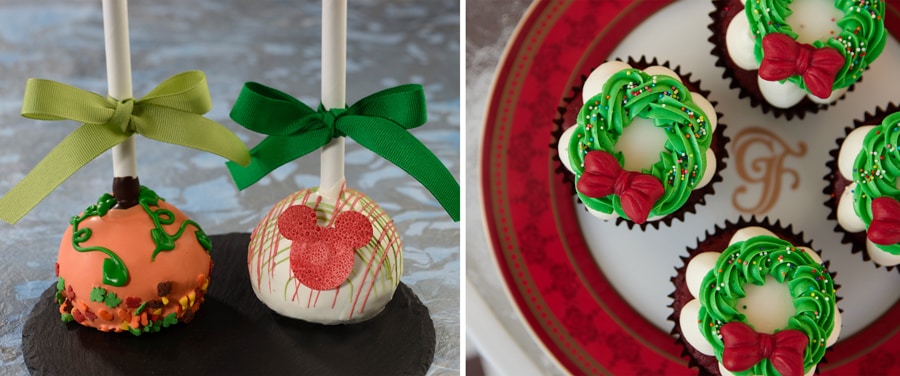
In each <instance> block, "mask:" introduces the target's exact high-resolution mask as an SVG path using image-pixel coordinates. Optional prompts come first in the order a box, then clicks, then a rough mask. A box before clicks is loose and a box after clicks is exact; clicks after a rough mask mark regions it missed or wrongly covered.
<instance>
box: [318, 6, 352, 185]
mask: <svg viewBox="0 0 900 376" xmlns="http://www.w3.org/2000/svg"><path fill="white" fill-rule="evenodd" d="M346 65H347V0H322V105H323V106H325V109H326V110H327V109H332V108H335V107H337V108H343V107H344V105H345V104H346V103H347V100H346V95H345V89H346V79H347V77H346V75H347V69H346ZM320 163H321V171H320V176H321V178H320V180H321V181H320V182H319V195H320V196H322V199H323V200H325V201H327V202H332V203H333V202H335V201H336V200H337V198H338V195H339V194H340V190H341V186H343V184H344V138H343V137H338V138H335V139H333V140H331V142H329V143H328V144H327V145H325V146H324V147H322V156H321V159H320Z"/></svg>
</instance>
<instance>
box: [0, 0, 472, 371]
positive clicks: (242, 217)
mask: <svg viewBox="0 0 900 376" xmlns="http://www.w3.org/2000/svg"><path fill="white" fill-rule="evenodd" d="M320 7H321V3H320V2H319V1H302V2H301V1H276V0H265V1H252V2H251V1H237V0H219V1H213V0H196V1H175V0H166V1H133V2H131V3H130V14H131V17H130V23H131V25H130V29H131V50H132V67H133V71H134V77H133V79H134V93H135V96H136V97H141V96H143V94H145V93H146V92H147V91H149V90H150V89H151V88H152V87H153V86H155V85H156V84H158V83H160V82H161V81H163V80H164V79H166V78H168V77H169V76H171V75H173V74H176V73H179V72H182V71H185V70H191V69H200V70H203V71H204V72H205V73H206V75H207V80H208V82H209V85H210V91H211V93H212V97H213V110H212V111H211V112H210V113H209V114H208V115H207V116H208V117H210V118H212V119H214V120H216V121H218V122H220V123H222V124H224V125H225V126H227V127H228V128H229V129H231V130H232V131H234V132H235V133H237V134H238V135H239V136H240V137H241V138H242V139H243V140H244V141H245V142H246V143H247V144H248V145H249V146H251V147H252V146H254V145H256V144H257V143H258V142H259V141H260V140H261V139H262V136H260V135H256V134H252V133H251V132H249V131H245V130H243V129H242V128H241V127H240V126H238V125H237V124H235V123H234V122H233V121H231V119H229V118H228V112H229V111H230V109H231V106H232V104H233V103H234V99H235V98H236V97H237V94H238V92H239V90H240V88H241V85H242V84H243V83H244V82H245V81H258V82H261V83H264V84H267V85H270V86H273V87H276V88H278V89H280V90H282V91H285V92H287V93H289V94H292V95H294V96H296V97H297V98H299V99H300V100H302V101H304V102H305V103H307V104H310V105H313V106H314V105H316V104H318V97H319V85H320V79H319V76H320V74H319V70H320V62H319V59H320V57H319V54H320V50H321V49H320V27H321V23H320ZM349 13H350V14H349V21H348V40H349V42H348V43H349V44H348V64H347V70H348V72H347V74H348V77H347V83H348V85H347V86H348V87H347V100H348V102H350V103H352V102H354V101H356V100H358V99H360V98H362V97H364V96H365V95H368V94H370V93H373V92H375V91H378V90H381V89H384V88H386V87H388V86H393V85H398V84H403V83H420V84H422V85H423V86H424V87H425V94H426V98H427V99H428V116H429V122H428V124H427V125H425V126H423V127H421V128H418V129H415V130H413V131H412V133H413V134H414V135H415V136H416V137H418V138H419V139H420V140H421V141H422V142H423V143H425V145H426V146H428V147H429V148H430V149H431V150H432V151H434V152H435V154H437V156H438V157H439V158H440V159H441V161H442V162H443V163H444V164H445V165H446V166H448V167H449V168H450V170H451V172H452V173H453V174H454V176H455V177H457V179H458V178H459V177H460V137H459V134H460V131H459V123H460V119H459V106H460V103H459V98H460V92H459V87H460V82H459V71H460V67H459V62H460V59H459V56H460V43H459V40H460V38H459V30H460V28H459V18H460V17H459V14H460V7H459V1H454V0H430V1H412V0H392V1H388V0H352V1H350V11H349ZM0 73H2V74H0V88H2V90H0V192H2V193H5V192H6V191H8V190H9V189H10V188H11V187H12V186H13V185H14V184H15V183H16V182H18V181H19V180H20V179H21V178H22V177H23V176H24V175H25V174H26V173H27V172H28V171H29V170H30V169H31V168H32V167H33V166H34V165H36V164H37V162H38V161H39V160H40V159H41V158H43V156H44V155H45V154H46V153H47V152H48V151H49V150H50V149H51V148H52V147H53V146H54V145H55V144H56V143H57V142H59V141H60V140H62V139H63V138H64V137H65V136H66V135H67V134H68V133H70V132H71V131H72V130H73V129H74V128H75V127H76V126H77V124H75V123H74V122H39V121H33V120H28V119H24V118H21V117H20V116H19V110H20V106H21V99H22V98H21V96H22V93H23V90H24V85H25V81H26V79H27V78H29V77H41V78H47V79H52V80H57V81H61V82H64V83H67V84H70V85H74V86H78V87H81V88H84V89H87V90H91V91H94V92H98V93H102V94H105V93H106V68H105V55H104V50H103V29H102V15H101V8H100V2H99V1H97V0H67V1H63V0H57V1H50V0H43V1H28V2H22V1H12V0H0ZM137 150H138V172H139V175H140V179H141V182H142V183H143V184H145V185H147V186H148V187H150V188H152V189H155V190H156V191H157V193H159V194H160V196H162V197H164V198H166V199H167V200H168V201H169V202H171V203H173V204H174V205H176V206H177V207H179V208H180V209H181V210H183V211H184V212H186V213H187V214H188V215H189V216H191V217H192V218H193V219H195V220H197V221H198V222H199V223H200V224H201V225H202V226H203V227H204V230H206V232H207V233H209V234H221V233H228V232H235V231H237V232H249V231H250V230H251V229H252V228H253V227H254V226H255V225H256V223H257V221H258V220H259V218H260V215H261V214H263V213H264V212H266V211H268V209H269V208H270V207H271V205H272V204H274V203H275V202H277V201H278V200H280V199H281V198H283V197H285V196H287V195H288V194H290V193H292V192H295V191H297V190H299V189H303V188H307V187H310V186H315V185H318V174H319V171H318V170H319V167H318V163H319V162H318V161H319V158H318V153H314V154H311V155H309V156H307V157H304V158H302V159H301V160H299V161H296V162H293V163H291V164H288V165H286V166H284V167H282V168H280V169H278V170H276V171H275V172H274V173H272V174H271V175H270V176H269V177H266V178H264V179H263V180H262V181H261V182H259V183H257V184H256V185H254V186H253V187H250V188H248V189H247V190H245V191H243V192H238V191H237V189H236V188H235V187H234V184H233V183H232V182H231V179H230V177H229V176H228V173H227V170H226V169H225V167H224V160H223V159H222V158H220V157H218V156H215V155H211V154H205V153H202V152H199V151H195V150H192V149H187V148H183V147H177V146H171V145H166V144H161V143H158V142H155V141H151V140H148V139H141V138H139V139H138V140H137ZM111 166H112V162H111V158H110V156H109V154H108V153H107V154H105V155H103V156H101V157H100V158H98V159H97V160H95V161H93V162H92V163H90V164H89V165H87V166H86V167H85V168H83V169H82V170H80V171H79V172H77V173H76V174H75V175H73V176H72V177H71V178H70V179H69V180H68V181H66V182H65V183H63V184H62V185H61V186H60V187H59V188H58V189H57V190H56V191H54V192H53V193H52V194H51V195H50V196H49V197H48V198H47V199H46V200H45V201H44V202H42V203H41V204H40V205H38V206H37V207H36V208H35V209H34V210H33V211H32V212H31V213H30V214H29V215H28V216H26V217H25V218H24V219H23V220H22V221H20V222H19V223H18V224H17V225H15V226H10V225H8V224H6V223H0V374H25V373H27V370H26V368H25V365H24V363H23V359H22V353H21V346H20V345H21V330H22V325H23V324H24V321H25V319H26V318H27V316H28V314H29V312H30V310H31V308H32V306H33V305H34V304H35V302H36V298H37V297H38V296H39V295H40V293H41V292H43V291H44V290H45V289H47V288H48V287H50V286H51V285H52V284H53V283H55V277H54V272H53V270H54V263H55V260H56V252H57V248H58V245H59V241H60V237H61V235H62V232H63V230H64V229H65V227H66V226H67V223H68V218H69V217H70V216H72V215H75V214H77V213H79V212H80V211H81V210H83V209H84V207H86V206H87V205H89V204H91V203H93V202H95V201H96V199H97V197H98V196H99V195H100V194H101V193H103V192H105V191H106V190H108V189H109V187H110V184H111V181H112V167H111ZM346 173H347V178H348V179H347V180H348V186H349V187H352V188H356V189H358V190H361V191H362V192H364V193H366V194H368V195H369V196H371V197H372V198H373V199H374V200H375V201H377V202H378V203H379V204H380V205H381V206H382V207H383V208H384V209H385V210H386V211H387V212H388V213H389V214H390V215H391V216H392V217H393V218H394V220H395V222H396V224H397V227H398V229H399V231H400V234H401V236H402V239H403V242H404V245H405V254H404V257H405V263H406V266H407V267H406V271H405V273H404V277H403V279H402V280H403V282H404V283H406V284H407V285H409V286H410V287H411V288H412V289H413V290H414V291H415V293H416V294H417V295H418V296H419V297H420V299H422V301H423V302H424V304H425V305H426V306H428V308H429V309H430V311H431V315H432V318H433V320H434V322H435V327H436V332H437V337H438V339H437V351H436V355H435V360H434V364H433V365H432V367H431V370H430V372H429V374H435V375H443V374H458V373H459V357H460V355H459V348H460V346H459V342H460V340H459V332H460V314H459V313H460V312H459V307H460V302H459V278H460V271H459V270H460V265H459V259H460V247H459V238H460V226H459V224H458V223H454V222H452V220H450V218H449V217H448V216H447V215H446V214H444V212H443V210H442V209H441V207H440V206H439V205H438V204H437V202H436V201H435V200H434V199H433V198H432V197H431V195H430V194H429V193H428V191H427V190H425V188H423V187H422V186H421V185H419V183H418V182H417V181H415V180H414V179H413V178H411V177H408V176H407V175H406V174H405V173H403V171H401V170H400V169H399V168H397V167H395V166H393V165H392V164H391V163H390V162H387V161H385V160H383V159H381V158H380V157H377V156H376V155H375V154H373V153H372V152H370V151H368V150H365V149H363V148H361V147H359V146H358V145H356V144H355V143H353V142H352V141H348V143H347V157H346ZM113 335H114V334H113ZM161 335H165V333H162V334H161Z"/></svg>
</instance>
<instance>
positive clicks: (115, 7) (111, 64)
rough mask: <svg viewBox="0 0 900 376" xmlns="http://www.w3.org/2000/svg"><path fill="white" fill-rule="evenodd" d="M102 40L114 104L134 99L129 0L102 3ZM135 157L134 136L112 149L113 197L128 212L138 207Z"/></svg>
mask: <svg viewBox="0 0 900 376" xmlns="http://www.w3.org/2000/svg"><path fill="white" fill-rule="evenodd" d="M103 37H104V40H105V42H106V79H107V83H108V85H109V96H110V97H111V98H113V99H115V100H124V99H128V98H133V97H134V93H133V92H132V88H131V46H130V44H129V33H128V0H103ZM135 154H136V153H135V142H134V136H130V137H128V138H127V139H125V141H123V142H122V143H120V144H118V145H116V146H113V148H112V160H113V196H115V197H116V201H117V204H116V207H117V208H121V209H126V208H129V207H131V206H134V205H135V204H137V196H138V192H139V188H140V183H139V182H138V175H137V158H136V157H135Z"/></svg>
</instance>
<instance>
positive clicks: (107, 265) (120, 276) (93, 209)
mask: <svg viewBox="0 0 900 376" xmlns="http://www.w3.org/2000/svg"><path fill="white" fill-rule="evenodd" d="M115 205H116V199H115V198H114V197H113V196H112V195H110V194H108V193H104V194H103V196H100V198H99V199H97V203H96V204H94V205H91V206H88V207H87V208H86V209H84V213H82V214H81V215H76V216H74V217H72V219H71V220H70V221H69V223H70V224H71V225H72V248H73V249H74V250H76V251H78V252H102V253H103V254H105V255H106V256H108V258H107V259H105V260H103V278H102V282H103V284H106V285H110V286H125V284H127V283H128V279H129V276H128V268H127V267H125V263H124V262H123V261H122V259H121V258H119V256H118V255H116V254H115V253H113V251H111V250H109V248H106V247H101V246H91V247H82V246H81V243H84V242H86V241H88V240H89V239H90V238H91V235H93V231H92V230H91V229H90V228H79V227H80V226H81V222H82V221H84V220H85V219H88V218H90V217H95V216H96V217H103V216H105V215H106V213H108V212H109V210H110V209H111V208H112V207H113V206H115Z"/></svg>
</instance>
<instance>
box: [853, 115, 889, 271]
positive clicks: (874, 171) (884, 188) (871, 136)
mask: <svg viewBox="0 0 900 376" xmlns="http://www.w3.org/2000/svg"><path fill="white" fill-rule="evenodd" d="M898 138H900V112H897V113H893V114H891V115H888V116H887V117H885V118H884V121H882V122H881V124H880V125H878V126H876V127H875V128H872V129H871V130H869V133H866V137H865V138H864V139H863V145H862V150H860V152H859V155H857V156H856V160H855V161H854V163H853V181H854V182H856V189H855V190H854V191H853V210H854V211H855V212H856V215H858V216H859V217H860V218H861V219H862V220H863V222H864V223H865V224H866V228H867V229H868V228H869V224H870V223H872V200H874V199H876V198H879V197H891V198H893V199H895V200H900V189H898V188H897V178H898V177H900V141H898ZM876 246H878V248H881V249H882V250H884V251H885V252H888V253H890V254H894V255H900V244H896V243H895V244H889V245H881V244H876Z"/></svg>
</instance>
